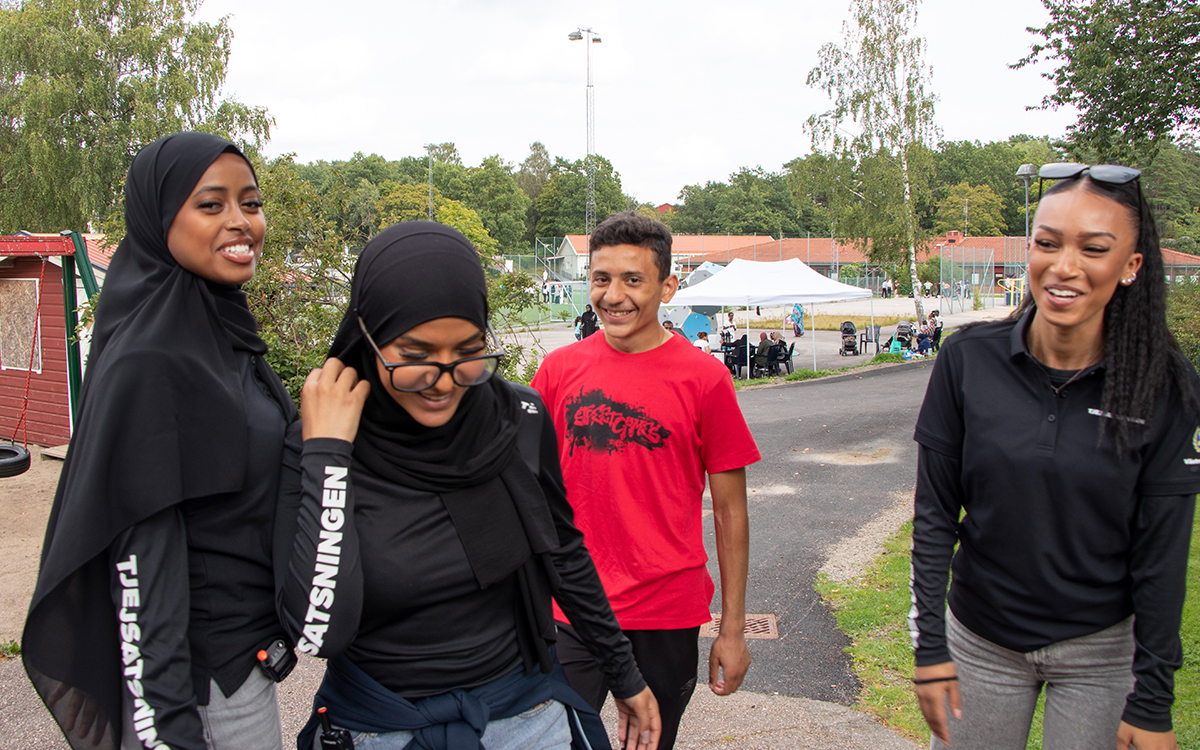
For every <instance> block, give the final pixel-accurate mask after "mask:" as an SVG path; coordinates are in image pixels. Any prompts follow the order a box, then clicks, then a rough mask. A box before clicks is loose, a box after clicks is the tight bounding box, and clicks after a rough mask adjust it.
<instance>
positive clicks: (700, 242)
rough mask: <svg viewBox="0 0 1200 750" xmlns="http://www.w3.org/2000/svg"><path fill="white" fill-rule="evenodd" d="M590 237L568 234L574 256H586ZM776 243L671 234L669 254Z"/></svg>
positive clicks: (762, 236)
mask: <svg viewBox="0 0 1200 750" xmlns="http://www.w3.org/2000/svg"><path fill="white" fill-rule="evenodd" d="M590 237H591V235H587V234H569V235H567V237H566V238H567V239H568V240H570V241H571V247H572V248H573V249H574V250H575V254H576V255H587V251H588V240H589V239H590ZM777 242H778V240H773V239H771V236H770V235H766V234H760V235H758V236H757V237H756V236H754V235H752V234H741V235H737V234H734V235H729V234H673V235H671V254H672V255H695V254H698V253H707V252H710V251H714V250H717V249H718V248H719V249H720V251H721V252H722V253H724V252H725V251H726V250H727V249H729V248H735V247H742V246H744V245H750V246H753V245H754V244H755V243H757V244H758V245H759V246H766V245H768V244H770V243H777Z"/></svg>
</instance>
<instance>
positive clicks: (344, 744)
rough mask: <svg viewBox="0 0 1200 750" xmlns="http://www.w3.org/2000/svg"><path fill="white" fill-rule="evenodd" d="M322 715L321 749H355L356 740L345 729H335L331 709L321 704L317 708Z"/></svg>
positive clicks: (320, 715) (319, 714) (318, 713)
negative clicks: (330, 720)
mask: <svg viewBox="0 0 1200 750" xmlns="http://www.w3.org/2000/svg"><path fill="white" fill-rule="evenodd" d="M317 716H319V717H321V750H354V740H352V739H350V733H349V732H347V731H346V730H345V729H334V728H333V724H331V723H330V722H329V709H328V708H326V707H325V706H321V707H320V708H318V709H317Z"/></svg>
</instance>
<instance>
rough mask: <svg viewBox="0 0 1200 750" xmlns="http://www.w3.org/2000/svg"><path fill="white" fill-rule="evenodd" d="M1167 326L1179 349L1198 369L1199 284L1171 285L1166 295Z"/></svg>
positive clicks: (1199, 348)
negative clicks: (1173, 335)
mask: <svg viewBox="0 0 1200 750" xmlns="http://www.w3.org/2000/svg"><path fill="white" fill-rule="evenodd" d="M1167 325H1168V326H1169V327H1170V329H1171V333H1173V334H1175V340H1176V341H1177V342H1179V348H1180V349H1181V350H1183V353H1184V354H1185V355H1187V358H1188V359H1190V360H1191V361H1192V364H1195V365H1196V366H1198V367H1200V284H1171V285H1170V287H1168V293H1167Z"/></svg>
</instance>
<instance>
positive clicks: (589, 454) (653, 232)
mask: <svg viewBox="0 0 1200 750" xmlns="http://www.w3.org/2000/svg"><path fill="white" fill-rule="evenodd" d="M588 251H589V257H590V261H591V299H592V302H593V303H594V304H595V305H596V308H597V309H598V310H599V311H600V316H601V319H602V320H603V321H604V335H603V336H602V337H597V338H593V339H589V340H586V341H584V342H583V343H582V344H580V345H579V346H577V347H570V349H569V351H568V349H566V348H564V349H558V350H556V351H553V352H551V353H550V354H549V355H548V356H547V357H546V359H545V361H543V362H542V366H541V369H540V370H538V373H537V375H536V376H535V377H534V379H533V387H534V388H536V389H537V390H538V391H539V392H540V393H541V394H542V398H543V400H544V401H545V403H546V407H547V408H548V409H549V410H550V414H551V416H552V417H553V419H554V425H555V428H556V429H557V431H558V437H559V454H560V458H561V460H562V468H563V478H564V480H565V482H566V488H567V499H568V500H569V501H570V503H571V505H572V506H573V507H574V509H575V522H576V524H578V526H579V528H580V530H581V531H583V533H584V537H585V538H586V540H587V547H588V550H589V551H590V552H591V553H592V557H593V559H594V560H595V561H596V567H597V569H598V570H599V571H600V579H601V580H602V581H603V582H604V588H605V591H606V592H607V593H608V598H609V601H610V602H612V606H613V610H614V611H615V612H616V614H617V619H618V620H619V621H620V623H621V627H622V629H623V631H624V632H625V635H626V636H628V638H629V640H630V641H631V642H632V643H633V653H634V656H635V657H636V659H637V664H638V667H639V669H640V670H641V673H642V675H643V676H644V677H645V678H646V682H647V683H648V684H649V685H650V688H651V690H653V691H654V695H655V696H656V697H658V699H659V709H660V711H661V713H662V723H663V734H662V739H661V740H660V742H659V745H658V746H659V748H660V750H670V748H672V747H673V746H674V744H675V737H676V734H677V732H678V729H679V721H680V719H681V718H682V716H683V712H684V709H685V708H687V704H688V701H689V700H691V696H692V691H693V690H694V688H695V685H696V669H697V666H698V665H697V662H698V658H699V653H698V648H697V646H698V643H697V640H698V633H699V628H700V625H701V624H703V623H705V622H708V621H709V619H710V615H709V606H710V604H711V602H712V595H713V584H712V578H711V577H710V576H709V574H708V567H707V562H706V561H707V559H708V556H707V555H706V554H705V552H704V526H703V523H702V521H701V509H702V507H703V495H704V485H705V475H707V476H708V484H709V487H710V488H711V492H712V505H713V513H714V517H715V519H716V524H715V528H716V550H717V564H718V567H719V568H720V571H721V613H722V614H721V618H722V619H721V633H720V635H719V636H718V637H717V638H716V640H715V641H714V642H713V644H712V649H711V652H710V655H709V669H708V680H709V687H710V688H711V689H712V691H713V692H714V693H716V694H718V695H728V694H730V693H733V692H734V691H736V690H737V689H738V687H739V686H740V685H741V683H742V679H743V678H744V677H745V674H746V670H747V668H748V667H749V666H750V652H749V650H748V649H747V648H746V640H745V634H744V628H745V621H746V612H745V585H746V570H747V565H748V554H749V544H750V536H749V525H748V524H749V521H748V516H747V512H746V470H745V467H746V466H747V465H749V464H751V463H754V462H755V461H757V460H758V459H759V453H758V448H757V446H756V445H755V444H754V438H753V437H752V436H751V435H750V431H749V428H748V427H747V426H746V420H745V418H744V417H743V416H742V412H741V409H740V408H739V407H738V403H737V398H736V395H735V393H734V390H733V380H732V379H731V378H730V376H729V372H728V370H726V369H725V367H724V366H723V365H722V364H721V362H719V361H717V360H716V358H714V357H709V356H706V355H704V354H702V353H701V352H699V351H697V349H696V347H694V346H692V345H691V344H689V343H688V342H687V341H686V340H684V339H682V338H680V337H677V336H672V335H671V334H669V333H667V331H666V330H664V329H663V327H662V326H661V325H659V324H658V310H659V306H660V305H661V304H663V303H666V302H669V301H670V299H671V297H672V296H674V294H675V291H676V289H677V288H678V285H679V280H678V279H677V278H676V277H675V276H673V275H671V232H670V230H669V229H667V227H666V226H665V225H663V224H662V223H661V222H657V221H654V220H652V219H650V218H647V217H645V216H641V215H639V214H636V213H633V212H626V213H619V214H616V215H615V216H612V217H610V218H609V219H607V220H606V221H604V222H603V223H602V224H601V225H600V226H598V227H596V231H595V232H594V233H593V234H592V236H591V240H590V243H589V246H588ZM700 403H703V409H700V408H699V404H700ZM555 617H556V619H557V620H558V622H559V629H560V633H559V640H558V655H559V658H560V659H561V660H562V664H563V667H564V668H565V669H566V673H567V680H568V681H569V682H570V684H571V687H573V688H575V690H576V691H577V692H579V694H580V695H582V696H583V697H584V699H585V700H587V701H588V702H589V703H591V705H592V706H593V707H596V708H599V707H600V706H602V705H603V704H604V700H605V696H606V695H607V693H608V691H609V688H610V687H611V686H610V685H609V684H608V683H607V681H606V679H605V678H604V676H603V675H602V674H601V673H600V671H599V668H598V666H597V664H596V661H595V658H594V657H593V656H592V655H591V654H590V653H589V652H588V650H587V649H585V648H584V647H583V646H582V645H581V643H580V642H579V640H578V636H580V635H582V631H580V630H577V629H576V628H574V627H572V625H571V624H568V623H567V621H566V619H565V617H564V615H563V614H562V613H561V612H557V611H556V612H555Z"/></svg>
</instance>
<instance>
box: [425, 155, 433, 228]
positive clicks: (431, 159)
mask: <svg viewBox="0 0 1200 750" xmlns="http://www.w3.org/2000/svg"><path fill="white" fill-rule="evenodd" d="M425 155H426V157H427V158H428V161H429V220H430V221H433V144H432V143H426V144H425Z"/></svg>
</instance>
